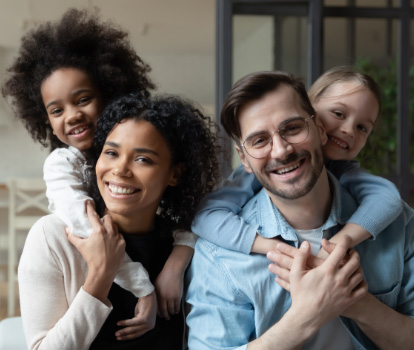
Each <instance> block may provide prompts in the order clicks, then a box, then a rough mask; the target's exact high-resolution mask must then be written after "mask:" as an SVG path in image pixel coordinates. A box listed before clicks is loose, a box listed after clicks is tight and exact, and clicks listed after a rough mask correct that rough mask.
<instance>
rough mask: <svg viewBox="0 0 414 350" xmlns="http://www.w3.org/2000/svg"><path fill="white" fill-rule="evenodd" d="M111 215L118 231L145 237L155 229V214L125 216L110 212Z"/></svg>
mask: <svg viewBox="0 0 414 350" xmlns="http://www.w3.org/2000/svg"><path fill="white" fill-rule="evenodd" d="M108 214H110V215H111V217H112V219H113V221H114V223H115V224H116V226H117V227H118V230H119V231H120V232H122V233H125V234H130V235H145V234H147V233H148V232H151V231H152V230H153V229H154V225H155V214H156V213H155V212H153V213H151V214H148V213H140V214H137V215H134V216H123V215H119V214H114V213H110V212H108Z"/></svg>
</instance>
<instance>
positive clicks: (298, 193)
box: [252, 147, 324, 200]
mask: <svg viewBox="0 0 414 350" xmlns="http://www.w3.org/2000/svg"><path fill="white" fill-rule="evenodd" d="M314 154H315V164H314V165H312V168H311V173H310V177H309V179H307V181H306V182H305V183H304V184H303V185H302V186H300V187H299V188H296V187H295V184H297V185H298V186H299V185H300V184H301V178H300V179H296V178H293V179H291V180H290V181H286V182H285V183H284V184H285V185H286V184H291V185H292V186H291V187H289V188H286V189H279V188H277V187H276V185H275V184H274V183H273V182H272V181H271V177H270V175H268V176H262V175H261V174H259V173H256V172H255V171H254V170H253V168H252V170H253V173H254V174H255V176H256V178H257V180H258V181H259V182H260V183H261V184H262V186H263V187H264V188H265V189H266V190H267V191H268V192H270V193H271V194H273V195H274V196H277V197H280V198H283V199H290V200H294V199H298V198H301V197H303V196H305V195H307V194H308V193H309V192H310V191H311V190H312V188H313V187H314V186H315V184H316V183H317V181H318V179H319V176H320V175H321V173H322V170H323V168H324V158H323V153H322V147H319V149H315V152H314ZM301 158H307V159H308V160H311V154H310V152H309V151H306V150H303V151H301V152H299V153H294V154H290V155H289V156H288V157H287V158H286V159H285V160H284V161H280V160H272V161H270V162H269V163H268V164H266V166H265V169H264V172H265V174H269V170H268V169H274V168H275V167H277V166H281V165H285V164H289V163H293V162H295V161H297V160H299V159H301Z"/></svg>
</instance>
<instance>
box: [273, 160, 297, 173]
mask: <svg viewBox="0 0 414 350" xmlns="http://www.w3.org/2000/svg"><path fill="white" fill-rule="evenodd" d="M299 165H300V162H297V163H296V164H293V165H291V166H289V167H287V168H283V169H278V170H276V173H277V174H279V175H282V174H285V173H287V172H289V171H292V170H295V169H297V168H299Z"/></svg>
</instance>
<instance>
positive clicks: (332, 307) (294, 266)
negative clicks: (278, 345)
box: [267, 236, 368, 330]
mask: <svg viewBox="0 0 414 350" xmlns="http://www.w3.org/2000/svg"><path fill="white" fill-rule="evenodd" d="M349 244H350V238H349V237H348V236H344V238H343V239H341V240H340V241H339V242H338V244H336V245H335V244H333V243H330V242H328V241H327V240H326V239H323V240H322V248H323V249H324V250H325V251H326V252H328V253H329V256H328V257H327V258H326V260H324V259H321V258H318V257H315V256H313V255H310V246H309V243H308V242H303V243H302V245H301V247H300V248H299V249H297V248H295V247H292V246H289V245H287V244H284V243H280V244H278V245H277V250H276V251H270V252H268V254H267V257H268V258H269V259H270V260H272V261H273V263H272V264H270V265H269V270H270V271H271V272H272V273H274V274H276V275H277V277H276V279H275V280H276V283H277V284H278V285H280V286H281V287H282V288H284V289H286V290H287V291H289V292H290V293H291V297H292V306H291V309H292V312H297V313H298V315H299V314H300V317H304V319H305V320H306V321H307V322H311V323H312V324H314V326H315V330H316V329H319V328H320V327H321V326H322V325H323V324H324V323H326V322H327V321H329V320H331V319H333V318H335V317H336V316H339V315H342V316H346V317H351V318H352V316H353V312H355V308H353V307H352V306H353V305H355V304H356V303H357V302H358V301H359V300H361V299H362V298H363V297H364V296H365V295H366V293H367V290H368V288H367V283H366V282H365V280H364V277H363V272H362V269H361V267H360V265H359V262H360V260H359V254H358V253H357V252H356V251H354V250H350V249H349Z"/></svg>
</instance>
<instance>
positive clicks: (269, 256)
mask: <svg viewBox="0 0 414 350" xmlns="http://www.w3.org/2000/svg"><path fill="white" fill-rule="evenodd" d="M267 257H268V258H269V259H274V258H276V253H275V252H274V251H272V250H270V251H268V252H267Z"/></svg>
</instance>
